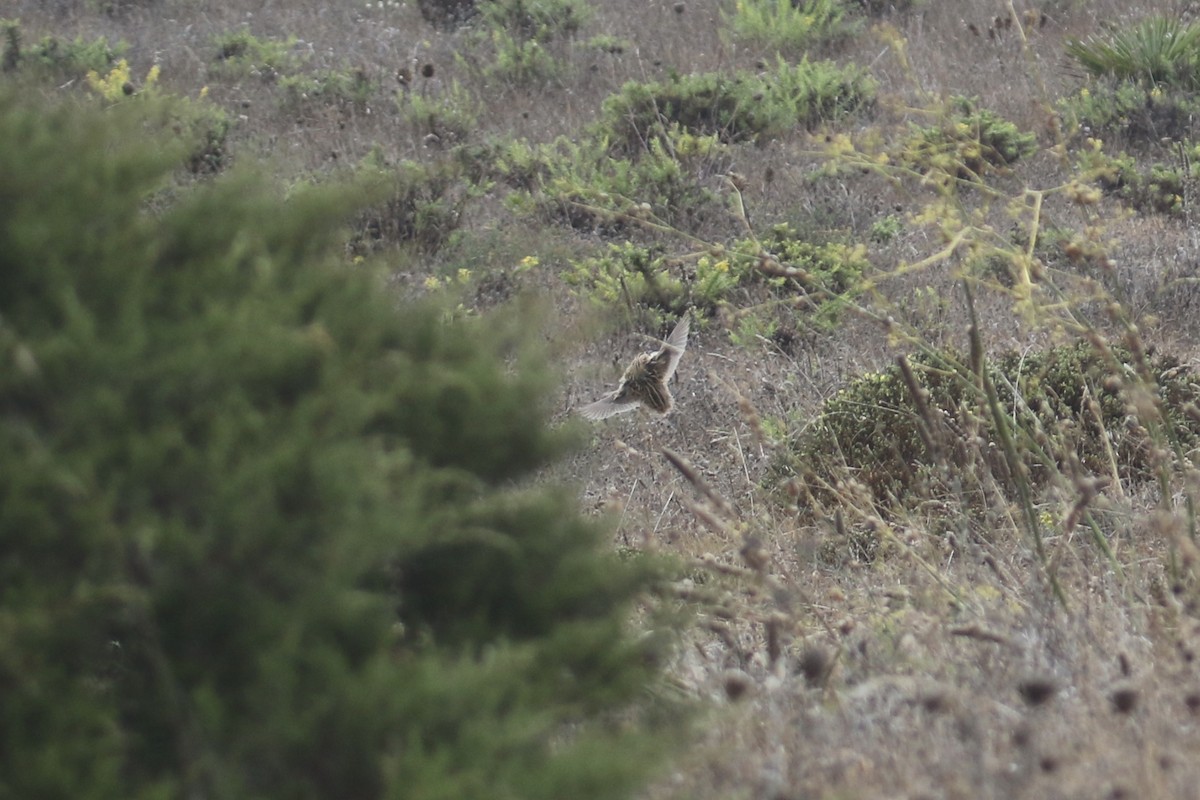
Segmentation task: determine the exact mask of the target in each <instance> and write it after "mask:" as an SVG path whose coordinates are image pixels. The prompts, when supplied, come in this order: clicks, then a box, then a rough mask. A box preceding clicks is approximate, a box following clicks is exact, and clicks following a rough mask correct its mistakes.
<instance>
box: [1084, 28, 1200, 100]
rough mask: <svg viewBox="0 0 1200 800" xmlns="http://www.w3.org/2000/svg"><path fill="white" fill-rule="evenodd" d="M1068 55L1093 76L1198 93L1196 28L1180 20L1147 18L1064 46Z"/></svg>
mask: <svg viewBox="0 0 1200 800" xmlns="http://www.w3.org/2000/svg"><path fill="white" fill-rule="evenodd" d="M1067 55H1069V56H1070V57H1071V58H1073V59H1075V60H1076V61H1078V62H1079V63H1080V64H1081V65H1082V66H1083V68H1084V69H1086V70H1087V71H1088V72H1090V73H1092V74H1093V75H1095V76H1098V77H1099V76H1105V77H1113V78H1118V79H1121V80H1129V81H1135V82H1138V83H1141V84H1143V85H1145V86H1147V88H1149V87H1150V86H1153V85H1156V84H1166V85H1169V86H1177V87H1181V88H1185V89H1198V88H1200V24H1197V23H1194V22H1185V21H1184V20H1183V19H1182V18H1181V17H1161V16H1151V17H1147V18H1145V19H1143V20H1141V21H1140V22H1138V23H1137V24H1135V25H1131V26H1120V27H1118V26H1113V27H1111V28H1110V29H1109V30H1108V31H1107V32H1105V33H1104V34H1101V35H1098V36H1091V37H1089V38H1088V39H1086V40H1080V39H1073V40H1071V41H1069V42H1068V43H1067Z"/></svg>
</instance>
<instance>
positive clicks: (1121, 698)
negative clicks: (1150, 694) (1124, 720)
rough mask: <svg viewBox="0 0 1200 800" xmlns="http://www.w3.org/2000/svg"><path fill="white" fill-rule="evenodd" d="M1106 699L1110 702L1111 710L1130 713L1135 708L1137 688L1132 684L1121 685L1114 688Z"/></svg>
mask: <svg viewBox="0 0 1200 800" xmlns="http://www.w3.org/2000/svg"><path fill="white" fill-rule="evenodd" d="M1108 699H1109V702H1111V703H1112V707H1113V711H1116V712H1117V713H1118V714H1131V713H1133V710H1134V709H1135V708H1137V704H1138V690H1137V689H1135V688H1133V687H1132V686H1121V687H1118V688H1116V689H1114V690H1113V693H1112V694H1110V695H1109V696H1108Z"/></svg>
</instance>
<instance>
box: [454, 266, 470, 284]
mask: <svg viewBox="0 0 1200 800" xmlns="http://www.w3.org/2000/svg"><path fill="white" fill-rule="evenodd" d="M457 277H458V282H459V283H466V282H467V281H469V280H471V270H469V269H467V268H466V267H461V268H460V269H459V270H458V273H457Z"/></svg>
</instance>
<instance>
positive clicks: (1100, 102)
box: [1060, 80, 1200, 149]
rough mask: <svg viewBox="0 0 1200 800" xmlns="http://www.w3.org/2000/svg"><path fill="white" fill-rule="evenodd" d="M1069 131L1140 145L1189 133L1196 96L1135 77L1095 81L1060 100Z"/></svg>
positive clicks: (1198, 104) (1199, 105) (1197, 107)
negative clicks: (1150, 83)
mask: <svg viewBox="0 0 1200 800" xmlns="http://www.w3.org/2000/svg"><path fill="white" fill-rule="evenodd" d="M1060 108H1061V114H1062V116H1063V118H1064V120H1065V122H1066V127H1067V130H1069V131H1071V132H1079V133H1082V134H1083V135H1085V136H1092V137H1103V138H1115V139H1118V140H1120V141H1124V142H1127V143H1128V144H1130V145H1132V146H1138V147H1139V148H1147V147H1148V148H1151V149H1153V148H1156V147H1157V146H1158V145H1159V144H1160V143H1161V142H1162V140H1164V139H1170V140H1175V141H1178V140H1183V139H1187V138H1190V137H1191V135H1192V129H1193V126H1192V121H1193V119H1195V117H1196V115H1197V114H1200V98H1198V97H1197V96H1196V93H1195V92H1193V91H1191V90H1185V89H1180V88H1178V87H1173V86H1165V87H1163V86H1153V87H1146V86H1145V85H1144V84H1142V83H1140V82H1138V81H1130V80H1121V81H1098V82H1096V83H1095V84H1094V85H1092V86H1091V87H1084V88H1082V89H1080V90H1079V92H1077V93H1076V94H1074V95H1072V96H1070V97H1068V98H1066V99H1064V100H1063V101H1062V102H1061V103H1060Z"/></svg>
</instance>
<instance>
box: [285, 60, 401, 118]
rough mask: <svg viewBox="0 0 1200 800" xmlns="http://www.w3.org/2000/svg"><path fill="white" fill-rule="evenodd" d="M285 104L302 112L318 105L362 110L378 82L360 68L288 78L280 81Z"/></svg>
mask: <svg viewBox="0 0 1200 800" xmlns="http://www.w3.org/2000/svg"><path fill="white" fill-rule="evenodd" d="M279 86H280V88H281V89H282V90H283V92H284V101H283V102H284V105H285V106H286V107H289V108H293V109H302V108H304V107H305V106H306V105H308V104H309V103H313V102H317V103H323V104H326V105H334V106H339V107H342V108H353V109H358V110H363V109H366V108H367V105H368V103H369V102H370V100H371V98H372V97H373V96H374V94H375V92H376V91H377V90H378V89H379V82H378V81H376V80H374V79H372V77H371V76H370V74H369V73H368V72H367V71H366V70H365V69H363V68H361V67H355V68H353V69H331V70H324V71H322V72H319V73H317V74H315V75H288V76H285V77H283V78H282V79H280V81H279Z"/></svg>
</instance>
